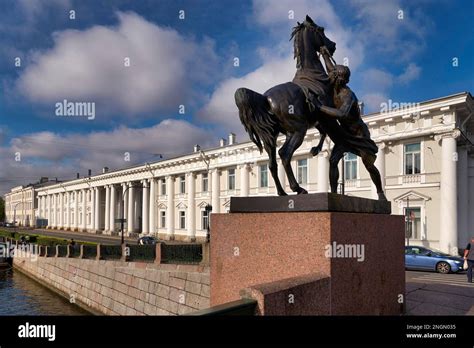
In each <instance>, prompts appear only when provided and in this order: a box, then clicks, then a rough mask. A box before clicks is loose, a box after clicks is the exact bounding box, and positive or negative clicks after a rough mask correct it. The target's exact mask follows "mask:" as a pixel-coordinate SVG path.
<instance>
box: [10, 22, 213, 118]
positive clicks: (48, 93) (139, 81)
mask: <svg viewBox="0 0 474 348" xmlns="http://www.w3.org/2000/svg"><path fill="white" fill-rule="evenodd" d="M118 19H119V23H118V25H117V26H116V27H105V26H94V27H92V28H89V29H86V30H83V31H78V30H65V31H62V32H57V33H55V34H54V47H53V48H51V49H50V50H47V51H45V52H36V53H35V54H34V58H33V61H32V62H31V63H30V64H29V65H28V66H27V68H26V69H25V72H24V73H23V74H22V75H21V76H20V78H19V80H18V82H17V86H18V88H19V90H20V91H21V92H22V93H23V94H24V95H25V96H27V97H28V98H29V99H30V100H31V101H33V102H37V103H40V104H47V105H50V108H51V110H53V106H54V103H55V102H57V101H60V100H63V99H68V100H79V101H94V102H96V103H97V112H98V113H99V116H98V117H99V118H100V117H105V116H106V115H108V114H110V113H111V112H116V113H125V114H128V115H133V116H134V117H135V116H136V114H137V113H144V112H149V111H151V110H153V111H158V112H164V111H175V110H176V111H177V110H178V106H179V105H180V104H184V105H186V106H188V107H189V106H190V104H191V103H193V102H194V100H195V99H196V98H197V97H198V96H197V95H196V92H194V91H195V90H199V89H198V88H196V89H193V87H196V84H197V85H199V84H201V83H207V82H210V81H211V80H212V79H213V77H214V76H215V75H214V74H213V71H214V67H215V63H216V61H217V57H216V55H215V53H214V46H213V43H212V42H211V41H210V40H206V39H205V40H203V41H201V42H197V41H193V40H192V39H190V38H186V37H183V36H181V35H180V34H179V33H178V32H176V31H175V30H172V29H169V28H162V27H159V26H157V25H155V24H153V23H150V22H147V21H146V20H145V19H143V18H142V17H140V16H138V15H137V14H134V13H118ZM126 58H129V59H130V63H131V66H130V67H125V66H124V60H125V59H126Z"/></svg>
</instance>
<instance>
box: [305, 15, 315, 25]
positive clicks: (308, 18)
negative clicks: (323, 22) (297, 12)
mask: <svg viewBox="0 0 474 348" xmlns="http://www.w3.org/2000/svg"><path fill="white" fill-rule="evenodd" d="M306 21H307V22H309V23H314V22H313V20H312V19H311V17H310V16H308V15H306Z"/></svg>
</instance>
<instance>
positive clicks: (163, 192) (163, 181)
mask: <svg viewBox="0 0 474 348" xmlns="http://www.w3.org/2000/svg"><path fill="white" fill-rule="evenodd" d="M161 194H162V195H163V196H164V195H166V179H161Z"/></svg>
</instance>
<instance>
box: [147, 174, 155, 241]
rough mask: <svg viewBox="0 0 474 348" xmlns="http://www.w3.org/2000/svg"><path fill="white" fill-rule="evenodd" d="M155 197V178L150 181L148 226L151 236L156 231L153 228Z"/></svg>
mask: <svg viewBox="0 0 474 348" xmlns="http://www.w3.org/2000/svg"><path fill="white" fill-rule="evenodd" d="M155 195H156V181H155V178H151V179H150V204H149V205H150V209H149V213H148V215H149V226H148V229H149V230H150V233H151V234H153V233H155V232H157V231H156V228H155Z"/></svg>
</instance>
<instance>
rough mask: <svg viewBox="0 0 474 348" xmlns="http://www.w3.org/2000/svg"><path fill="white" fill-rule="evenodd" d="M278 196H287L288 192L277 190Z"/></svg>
mask: <svg viewBox="0 0 474 348" xmlns="http://www.w3.org/2000/svg"><path fill="white" fill-rule="evenodd" d="M278 196H288V193H286V192H285V191H281V192H278Z"/></svg>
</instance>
